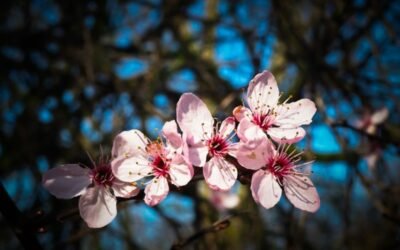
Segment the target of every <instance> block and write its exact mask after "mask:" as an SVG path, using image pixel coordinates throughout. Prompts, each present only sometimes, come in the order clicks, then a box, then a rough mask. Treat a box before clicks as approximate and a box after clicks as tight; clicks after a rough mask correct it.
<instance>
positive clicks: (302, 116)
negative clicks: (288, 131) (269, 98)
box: [274, 99, 317, 128]
mask: <svg viewBox="0 0 400 250" xmlns="http://www.w3.org/2000/svg"><path fill="white" fill-rule="evenodd" d="M316 111H317V108H316V107H315V104H314V102H313V101H311V100H309V99H301V100H299V101H297V102H292V103H287V104H282V105H279V106H278V108H277V110H276V112H277V113H278V114H277V117H276V120H275V122H274V124H275V125H278V126H280V127H285V128H296V127H299V126H301V125H306V124H310V123H311V122H312V118H313V116H314V114H315V112H316Z"/></svg>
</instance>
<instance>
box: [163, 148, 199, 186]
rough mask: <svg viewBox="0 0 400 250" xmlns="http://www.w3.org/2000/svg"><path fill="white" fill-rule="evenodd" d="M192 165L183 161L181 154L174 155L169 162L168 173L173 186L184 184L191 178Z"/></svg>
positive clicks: (192, 172)
mask: <svg viewBox="0 0 400 250" xmlns="http://www.w3.org/2000/svg"><path fill="white" fill-rule="evenodd" d="M193 174H194V171H193V167H192V166H191V165H190V164H189V163H187V162H186V161H185V159H184V158H183V156H182V155H176V156H175V157H174V158H173V159H172V161H171V164H170V169H169V175H170V177H171V182H172V183H173V184H174V185H175V186H178V187H179V186H184V185H186V184H188V182H189V181H190V180H191V179H192V177H193Z"/></svg>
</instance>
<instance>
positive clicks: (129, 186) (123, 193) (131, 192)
mask: <svg viewBox="0 0 400 250" xmlns="http://www.w3.org/2000/svg"><path fill="white" fill-rule="evenodd" d="M112 189H113V192H114V195H115V196H117V197H123V198H130V197H133V196H136V195H137V194H138V193H139V192H140V189H139V188H138V187H137V186H136V184H135V183H132V182H123V181H119V180H114V182H113V184H112Z"/></svg>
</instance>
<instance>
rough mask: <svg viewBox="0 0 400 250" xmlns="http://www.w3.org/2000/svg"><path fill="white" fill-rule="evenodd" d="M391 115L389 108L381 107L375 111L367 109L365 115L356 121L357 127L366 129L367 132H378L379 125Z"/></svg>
mask: <svg viewBox="0 0 400 250" xmlns="http://www.w3.org/2000/svg"><path fill="white" fill-rule="evenodd" d="M388 116H389V110H388V109H387V108H381V109H379V110H377V111H375V112H373V113H371V111H366V112H365V114H364V115H363V117H361V118H360V119H358V120H357V121H356V122H355V127H356V128H358V129H361V130H364V131H365V132H366V133H367V134H370V135H373V134H376V130H377V127H378V125H380V124H382V123H383V122H384V121H385V120H386V119H387V118H388Z"/></svg>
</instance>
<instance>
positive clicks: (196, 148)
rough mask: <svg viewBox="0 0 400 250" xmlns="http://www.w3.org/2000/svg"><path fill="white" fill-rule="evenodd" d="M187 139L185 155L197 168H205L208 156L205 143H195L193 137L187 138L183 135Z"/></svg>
mask: <svg viewBox="0 0 400 250" xmlns="http://www.w3.org/2000/svg"><path fill="white" fill-rule="evenodd" d="M183 138H184V139H185V145H184V149H183V152H184V155H185V157H187V159H188V160H189V162H190V163H191V164H192V165H194V166H197V167H203V166H204V164H206V158H207V154H208V147H207V146H206V144H205V142H204V141H198V142H194V140H193V139H194V138H193V137H189V136H186V134H185V133H184V134H183Z"/></svg>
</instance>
